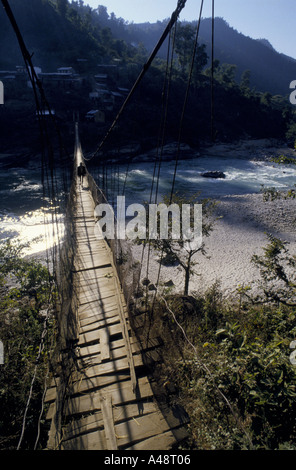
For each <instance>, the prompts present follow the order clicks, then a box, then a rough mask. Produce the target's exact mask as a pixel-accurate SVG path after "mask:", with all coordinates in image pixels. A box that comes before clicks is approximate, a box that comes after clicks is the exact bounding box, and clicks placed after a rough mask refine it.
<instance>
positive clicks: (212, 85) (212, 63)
mask: <svg viewBox="0 0 296 470" xmlns="http://www.w3.org/2000/svg"><path fill="white" fill-rule="evenodd" d="M214 36H215V0H212V55H211V137H212V141H213V142H214V140H215V136H214Z"/></svg>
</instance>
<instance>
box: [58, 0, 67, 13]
mask: <svg viewBox="0 0 296 470" xmlns="http://www.w3.org/2000/svg"><path fill="white" fill-rule="evenodd" d="M57 9H58V12H59V13H60V15H61V16H62V17H65V16H66V13H67V9H68V0H57Z"/></svg>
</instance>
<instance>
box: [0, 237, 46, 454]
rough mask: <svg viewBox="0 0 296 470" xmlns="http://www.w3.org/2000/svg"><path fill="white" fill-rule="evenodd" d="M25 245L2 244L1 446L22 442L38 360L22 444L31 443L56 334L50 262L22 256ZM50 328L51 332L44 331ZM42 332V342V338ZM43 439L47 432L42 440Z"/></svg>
mask: <svg viewBox="0 0 296 470" xmlns="http://www.w3.org/2000/svg"><path fill="white" fill-rule="evenodd" d="M21 255H22V247H21V246H19V245H14V244H12V243H10V242H8V243H6V244H2V246H0V338H1V341H2V343H3V345H4V364H3V365H1V366H0V370H1V376H0V407H1V417H0V449H2V450H3V449H5V450H12V449H15V448H17V445H18V442H19V439H20V435H21V431H22V424H23V417H24V412H25V409H26V406H27V403H28V397H29V392H30V387H31V383H32V381H33V377H34V372H35V366H37V367H36V371H37V373H36V377H35V380H34V386H33V389H32V396H31V400H30V403H29V408H28V413H27V415H26V423H25V433H24V436H23V440H22V445H21V447H20V448H23V449H32V448H33V447H34V445H35V440H36V437H37V427H38V420H39V414H40V410H41V400H42V394H43V390H44V379H45V376H46V373H47V368H48V354H49V350H50V346H51V341H52V338H53V335H52V333H53V326H54V322H53V319H52V315H50V316H49V315H48V312H49V311H51V313H52V300H53V289H54V282H53V278H52V277H51V275H50V273H49V272H48V270H47V268H46V267H44V266H43V265H42V264H41V263H39V262H37V261H36V260H25V259H23V258H22V256H21ZM45 333H46V334H45ZM41 338H43V342H41ZM40 443H42V434H41V441H40Z"/></svg>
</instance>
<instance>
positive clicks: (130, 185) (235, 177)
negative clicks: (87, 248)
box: [0, 156, 296, 253]
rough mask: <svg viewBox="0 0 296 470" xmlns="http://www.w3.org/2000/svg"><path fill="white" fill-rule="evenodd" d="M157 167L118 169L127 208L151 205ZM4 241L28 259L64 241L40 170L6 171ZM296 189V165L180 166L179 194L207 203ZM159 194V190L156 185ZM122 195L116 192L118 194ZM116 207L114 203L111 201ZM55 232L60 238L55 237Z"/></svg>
mask: <svg viewBox="0 0 296 470" xmlns="http://www.w3.org/2000/svg"><path fill="white" fill-rule="evenodd" d="M153 167H154V164H153V163H151V162H150V163H149V162H145V163H134V164H131V165H129V168H128V173H127V168H126V166H121V167H119V168H118V174H119V178H118V183H116V184H118V187H117V190H118V195H121V194H122V188H123V186H124V184H126V190H125V193H124V194H125V197H126V205H129V204H131V203H139V204H141V203H143V202H144V201H149V200H150V193H151V184H152V180H153ZM174 169H175V163H174V162H163V163H162V166H161V171H160V179H159V190H158V202H159V201H160V200H161V198H162V196H163V195H166V194H170V191H171V186H172V181H173V175H174ZM213 170H215V171H223V172H224V173H225V175H226V178H225V179H210V178H204V177H202V176H201V173H203V172H205V171H213ZM0 183H1V184H0V240H4V239H7V238H17V239H19V240H20V241H21V242H30V241H32V240H33V239H34V238H36V237H39V241H38V243H34V244H32V246H31V247H30V248H29V249H28V250H27V253H38V252H40V251H42V250H44V249H45V248H46V247H50V246H52V245H53V244H54V243H57V240H60V239H61V236H62V232H63V217H62V215H58V216H57V218H54V221H55V222H57V226H58V228H59V233H58V235H59V236H58V237H57V233H56V224H55V223H53V218H52V214H53V212H52V210H51V209H52V208H51V207H50V205H49V204H48V201H46V199H44V197H43V186H42V184H41V171H40V170H39V169H36V170H34V169H32V168H31V169H27V168H14V169H3V168H2V169H1V167H0ZM295 183H296V165H295V166H294V165H278V164H275V163H269V162H264V161H255V160H254V161H250V160H246V159H242V158H239V159H237V158H236V159H234V158H226V157H225V158H223V157H212V156H211V157H200V158H197V159H192V160H181V161H180V162H179V163H178V168H177V176H176V183H175V190H176V191H178V192H180V193H186V194H188V195H190V194H192V195H193V194H196V193H197V192H200V193H201V197H212V198H216V199H218V198H220V197H223V196H225V195H229V194H248V193H257V192H259V191H260V189H261V187H262V185H264V186H265V187H273V188H277V189H279V190H285V189H288V188H292V187H294V185H295ZM154 189H155V185H154ZM115 192H116V191H115ZM110 202H111V201H110ZM153 202H154V200H153ZM54 232H55V233H54Z"/></svg>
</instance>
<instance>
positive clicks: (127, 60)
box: [0, 0, 296, 151]
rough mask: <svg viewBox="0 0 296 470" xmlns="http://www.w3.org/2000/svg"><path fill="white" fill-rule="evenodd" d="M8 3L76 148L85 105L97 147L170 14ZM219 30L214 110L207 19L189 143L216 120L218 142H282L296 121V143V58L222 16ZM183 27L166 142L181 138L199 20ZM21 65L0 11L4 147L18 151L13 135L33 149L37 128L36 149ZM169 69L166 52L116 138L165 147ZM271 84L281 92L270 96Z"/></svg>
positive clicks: (186, 130) (84, 127) (188, 115)
mask: <svg viewBox="0 0 296 470" xmlns="http://www.w3.org/2000/svg"><path fill="white" fill-rule="evenodd" d="M10 5H11V8H12V10H13V12H14V15H15V18H16V21H17V23H18V26H19V28H20V30H21V32H22V35H23V38H24V41H25V43H26V46H27V49H28V50H29V52H30V54H32V57H33V63H34V65H35V66H36V67H39V68H40V69H41V70H42V73H41V74H40V78H41V80H42V83H43V86H44V89H45V93H46V96H47V98H48V100H49V103H50V105H51V107H52V109H54V111H55V113H56V116H57V119H58V120H59V122H60V125H61V127H62V128H63V131H64V136H65V140H67V142H68V144H69V146H72V144H73V143H72V140H73V135H72V130H73V113H74V112H79V115H80V120H81V132H82V134H81V138H82V141H85V142H87V146H88V148H89V149H91V150H93V149H94V147H95V146H96V144H98V142H99V141H100V139H101V138H102V137H104V135H105V134H106V132H107V131H108V128H109V126H110V124H111V123H112V122H113V119H114V118H115V116H116V114H117V112H118V110H119V109H120V107H121V105H122V103H123V101H124V99H125V96H126V94H127V92H128V90H130V89H131V87H132V86H133V84H134V82H135V80H136V78H137V77H138V75H139V73H140V71H141V70H142V68H143V65H144V64H145V62H146V61H147V58H148V55H149V53H150V50H151V49H152V48H154V47H155V45H156V43H157V41H158V39H159V37H160V36H161V34H162V32H163V30H164V28H165V25H166V23H167V21H163V22H160V21H159V22H157V23H155V24H149V23H147V24H145V25H134V24H128V23H126V22H125V21H124V19H122V18H116V16H115V15H114V14H111V15H109V14H108V11H107V8H106V7H104V6H99V7H98V8H97V9H92V8H90V7H89V6H85V5H84V3H83V2H72V3H70V2H68V1H67V0H56V1H54V0H26V2H24V1H23V0H11V1H10ZM215 29H216V33H215V37H216V46H215V51H216V52H215V57H216V58H217V59H218V60H219V66H217V67H216V69H215V87H214V88H215V89H214V100H215V107H214V116H212V109H211V86H210V77H209V69H208V66H209V57H210V39H209V38H210V21H209V20H207V19H205V20H203V21H202V26H201V39H200V45H199V49H198V54H197V56H196V58H195V63H194V70H193V75H192V87H191V90H190V94H189V99H188V103H187V106H186V112H185V114H184V120H183V124H182V140H183V142H184V143H187V144H189V145H191V146H193V147H198V146H199V144H200V142H201V141H207V140H209V139H210V138H211V118H212V117H214V132H215V138H216V139H218V140H220V141H230V140H234V139H239V138H242V137H243V138H248V137H251V138H270V137H274V138H280V139H284V138H285V136H286V133H287V131H288V130H289V129H291V128H292V132H290V134H289V139H290V140H291V142H292V143H293V140H294V137H295V136H294V134H295V135H296V131H295V128H296V125H295V124H294V116H293V108H292V107H291V106H290V104H289V100H288V98H287V94H288V93H289V90H287V89H286V87H288V85H289V81H288V83H287V82H286V80H287V76H288V75H289V80H290V78H291V77H293V76H294V68H295V64H296V62H295V61H292V59H290V58H287V57H285V56H283V55H281V54H278V53H277V52H276V51H274V50H273V48H272V47H270V45H269V44H266V41H264V40H263V41H262V40H261V41H258V40H252V39H250V38H246V37H245V36H243V35H241V34H239V33H238V32H237V31H235V30H234V29H233V28H231V27H230V26H229V25H227V23H226V22H225V21H224V20H222V19H219V18H218V19H216V28H215ZM177 31H178V38H177V41H176V50H175V61H174V64H173V70H172V75H171V84H170V96H169V97H168V102H167V111H168V112H167V122H166V140H167V142H168V143H169V142H171V141H174V140H176V139H177V138H178V134H179V129H180V127H179V126H180V116H181V110H182V107H183V104H184V96H185V90H186V87H187V74H188V70H189V65H190V63H191V53H190V51H191V50H192V40H193V39H192V38H193V37H194V35H195V34H194V23H181V24H179V26H178V28H177ZM184 33H186V34H185V35H184ZM184 38H185V42H184ZM203 44H205V46H203ZM163 50H164V49H163ZM229 64H230V65H229ZM22 65H23V58H22V56H21V54H20V51H19V46H18V43H17V40H16V37H15V34H14V31H13V29H12V27H11V25H10V23H9V21H8V18H7V17H6V14H5V12H4V10H3V9H1V10H0V74H1V76H0V79H1V80H3V82H4V86H5V105H4V107H2V108H0V124H1V128H2V129H3V135H4V137H5V140H6V142H5V146H6V148H7V149H10V147H11V143H12V142H13V144H14V145H20V146H21V147H23V146H25V147H26V148H27V149H29V148H30V147H31V146H33V144H32V143H31V140H32V139H31V137H32V136H33V130H34V135H35V137H34V142H35V148H37V149H38V147H39V143H38V139H37V135H38V127H37V124H36V117H35V111H34V97H33V93H32V90H30V88H28V87H27V83H26V81H27V78H28V77H27V78H26V74H24V73H23V74H22V75H21V74H20V73H16V67H17V66H22ZM165 66H166V64H165V60H163V59H162V56H161V54H160V55H159V58H158V59H157V60H156V61H154V62H153V64H152V66H151V67H150V69H149V70H148V72H147V73H146V75H145V77H144V80H143V81H142V82H141V86H140V87H139V88H138V89H137V92H136V93H135V94H134V96H133V100H132V101H131V102H130V103H129V107H128V109H127V110H126V111H125V116H124V119H122V120H121V122H120V126H118V127H117V131H116V132H117V138H116V139H115V141H116V145H117V143H118V142H120V145H123V146H125V145H128V144H130V143H131V142H135V143H136V144H138V145H140V149H141V150H142V151H146V149H147V148H151V147H153V146H155V145H156V144H157V136H158V135H159V126H160V119H161V116H160V112H161V111H160V110H161V107H162V104H163V103H162V99H163V93H162V91H163V86H164V71H165ZM65 67H66V68H67V69H69V68H71V70H72V71H73V75H71V76H67V75H66V77H65V76H64V77H63V75H59V76H58V77H59V78H57V77H55V75H57V73H58V70H61V68H65ZM104 67H105V71H104V72H102V70H103V69H104ZM18 70H20V69H18ZM111 70H112V73H111ZM6 71H8V73H7V72H6ZM71 73H72V72H71ZM68 77H69V80H68ZM295 77H296V71H295ZM242 78H244V79H243V80H242ZM122 90H124V93H122ZM270 90H272V91H271V92H270V93H272V94H277V95H278V96H272V95H270V94H268V93H267V92H269V91H270ZM93 94H94V95H95V98H94V95H93ZM280 94H283V95H286V96H285V97H281V96H279V95H280ZM92 109H98V110H99V112H100V113H101V118H100V119H101V120H100V121H99V122H89V120H87V119H86V114H87V113H88V111H90V110H92ZM293 126H294V127H293ZM28 129H29V130H30V132H28ZM110 144H111V145H112V142H110ZM3 148H4V144H3ZM71 150H72V147H71Z"/></svg>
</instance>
